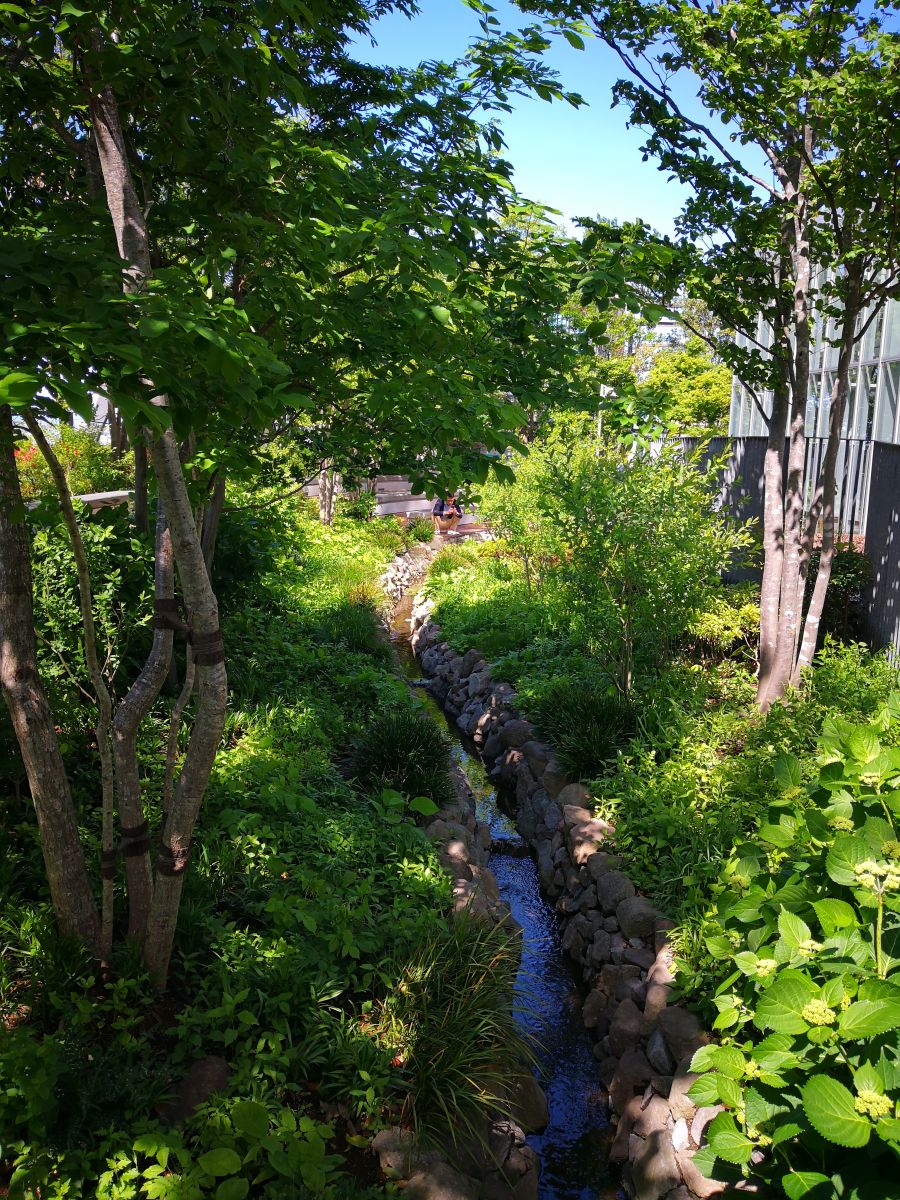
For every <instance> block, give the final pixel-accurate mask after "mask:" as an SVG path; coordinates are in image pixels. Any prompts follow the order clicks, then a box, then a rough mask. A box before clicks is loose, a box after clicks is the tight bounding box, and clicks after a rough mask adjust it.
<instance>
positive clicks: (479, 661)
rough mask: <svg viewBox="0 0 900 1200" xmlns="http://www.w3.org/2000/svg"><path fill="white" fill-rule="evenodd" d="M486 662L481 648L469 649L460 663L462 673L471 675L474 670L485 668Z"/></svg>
mask: <svg viewBox="0 0 900 1200" xmlns="http://www.w3.org/2000/svg"><path fill="white" fill-rule="evenodd" d="M484 667H485V662H484V658H483V656H482V654H481V651H480V650H467V651H466V652H465V654H464V655H463V656H462V659H461V661H460V664H459V673H460V675H471V674H472V672H473V671H481V670H484Z"/></svg>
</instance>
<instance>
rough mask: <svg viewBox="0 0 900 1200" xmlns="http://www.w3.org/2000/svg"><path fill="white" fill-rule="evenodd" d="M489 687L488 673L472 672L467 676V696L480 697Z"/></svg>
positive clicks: (489, 676) (489, 675) (489, 678)
mask: <svg viewBox="0 0 900 1200" xmlns="http://www.w3.org/2000/svg"><path fill="white" fill-rule="evenodd" d="M490 686H491V673H490V671H474V672H473V673H472V674H471V675H470V676H469V695H470V696H482V695H484V693H485V692H486V691H488V689H489V688H490Z"/></svg>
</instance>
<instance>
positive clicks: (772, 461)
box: [756, 383, 788, 707]
mask: <svg viewBox="0 0 900 1200" xmlns="http://www.w3.org/2000/svg"><path fill="white" fill-rule="evenodd" d="M787 418H788V391H787V384H786V383H785V384H784V386H783V387H781V388H778V389H776V391H775V394H774V396H773V399H772V415H771V418H770V420H769V441H768V445H767V446H766V459H765V468H764V476H763V478H764V485H763V486H764V493H763V494H764V503H763V577H762V588H761V591H760V600H759V679H758V681H757V689H756V700H757V704H759V705H760V707H763V701H764V698H765V697H766V696H767V695H768V692H769V687H770V686H771V682H772V672H773V671H774V668H775V648H776V646H777V644H778V601H779V598H780V595H781V571H782V566H783V563H784V494H783V492H784V444H785V441H786V438H787Z"/></svg>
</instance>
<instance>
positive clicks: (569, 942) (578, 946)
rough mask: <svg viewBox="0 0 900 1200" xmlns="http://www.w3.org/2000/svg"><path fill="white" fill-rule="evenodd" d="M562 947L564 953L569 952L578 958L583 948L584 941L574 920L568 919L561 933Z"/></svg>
mask: <svg viewBox="0 0 900 1200" xmlns="http://www.w3.org/2000/svg"><path fill="white" fill-rule="evenodd" d="M562 948H563V951H564V953H566V954H570V955H571V956H572V957H573V958H579V957H580V955H581V953H582V951H583V949H584V941H583V940H582V937H581V934H580V933H579V932H578V926H577V925H576V924H575V922H574V921H570V922H569V924H568V925H567V926H566V931H565V933H564V934H563V935H562Z"/></svg>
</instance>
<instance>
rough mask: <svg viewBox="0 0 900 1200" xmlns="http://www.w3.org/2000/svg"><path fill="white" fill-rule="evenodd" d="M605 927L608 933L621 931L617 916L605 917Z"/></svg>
mask: <svg viewBox="0 0 900 1200" xmlns="http://www.w3.org/2000/svg"><path fill="white" fill-rule="evenodd" d="M603 928H604V929H605V930H606V932H607V933H618V932H619V922H618V921H617V920H616V918H615V917H604V919H603Z"/></svg>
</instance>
